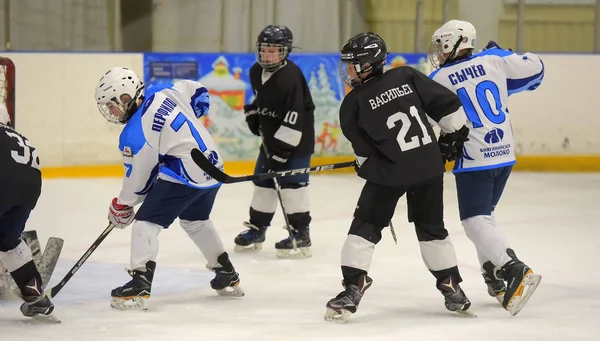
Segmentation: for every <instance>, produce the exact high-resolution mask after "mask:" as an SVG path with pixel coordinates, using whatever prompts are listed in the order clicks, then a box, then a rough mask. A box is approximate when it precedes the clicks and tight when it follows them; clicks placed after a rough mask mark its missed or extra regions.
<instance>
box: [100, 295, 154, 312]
mask: <svg viewBox="0 0 600 341" xmlns="http://www.w3.org/2000/svg"><path fill="white" fill-rule="evenodd" d="M148 298H150V296H147V297H142V296H140V297H132V298H128V299H125V298H120V297H113V298H112V300H111V301H110V306H111V307H112V308H114V309H117V310H122V311H125V310H139V311H146V310H148V303H147V302H146V301H147V300H148Z"/></svg>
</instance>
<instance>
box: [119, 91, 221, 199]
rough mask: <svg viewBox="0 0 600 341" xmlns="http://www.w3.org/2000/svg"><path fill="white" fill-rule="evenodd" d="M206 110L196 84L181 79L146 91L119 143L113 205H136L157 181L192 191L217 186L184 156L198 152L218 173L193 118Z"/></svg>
mask: <svg viewBox="0 0 600 341" xmlns="http://www.w3.org/2000/svg"><path fill="white" fill-rule="evenodd" d="M208 108H209V96H208V90H207V89H206V88H205V87H204V86H203V85H202V84H201V83H198V82H194V81H189V80H182V81H178V82H175V83H174V84H166V85H163V84H161V85H157V86H154V87H151V88H149V89H147V90H146V92H145V96H144V103H143V104H142V105H141V107H140V108H139V109H138V110H137V111H136V112H135V114H133V116H132V117H131V118H130V119H129V121H128V122H127V125H126V126H125V128H124V129H123V132H122V133H121V136H120V139H119V149H120V150H121V152H122V153H123V160H124V161H123V163H124V165H125V176H124V178H123V188H122V190H121V193H120V194H119V197H118V203H119V204H122V205H128V206H135V205H136V204H138V203H140V202H142V201H143V200H144V198H145V196H146V194H147V193H148V191H149V190H150V188H151V187H152V184H153V183H154V182H155V181H156V179H157V177H158V178H161V179H164V180H166V181H171V182H176V183H181V184H184V185H187V186H190V187H194V188H209V187H215V186H219V185H220V183H219V182H217V181H216V180H214V179H213V178H211V177H210V176H208V175H207V174H206V173H205V172H204V171H202V169H200V168H199V167H198V166H197V165H196V164H195V163H194V161H193V160H192V157H191V155H190V153H191V151H192V149H193V148H198V149H200V150H201V151H203V152H204V154H205V155H206V156H207V157H208V158H209V159H210V160H211V161H212V163H213V164H214V165H215V166H217V167H218V168H220V169H223V160H222V159H221V156H220V154H219V152H218V150H217V147H216V144H215V142H214V140H213V138H212V137H211V135H210V134H209V132H208V131H207V130H206V128H205V127H204V126H203V125H202V123H201V122H200V120H199V118H200V117H201V116H203V115H205V114H206V113H207V112H208Z"/></svg>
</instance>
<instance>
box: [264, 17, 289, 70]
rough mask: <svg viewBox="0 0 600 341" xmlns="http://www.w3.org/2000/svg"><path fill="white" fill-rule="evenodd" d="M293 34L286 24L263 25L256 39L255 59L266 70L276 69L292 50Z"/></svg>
mask: <svg viewBox="0 0 600 341" xmlns="http://www.w3.org/2000/svg"><path fill="white" fill-rule="evenodd" d="M293 40H294V36H293V35H292V31H290V29H289V28H287V27H286V26H273V25H269V26H267V27H265V28H264V29H263V30H262V31H261V32H260V34H259V35H258V39H257V41H256V60H257V62H258V64H259V65H260V66H261V67H262V68H263V69H264V70H266V71H269V72H274V71H276V70H277V69H278V68H279V67H280V66H281V65H282V64H283V62H284V61H285V60H286V59H287V57H288V56H289V54H290V52H292V42H293Z"/></svg>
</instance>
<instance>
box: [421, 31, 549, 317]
mask: <svg viewBox="0 0 600 341" xmlns="http://www.w3.org/2000/svg"><path fill="white" fill-rule="evenodd" d="M476 38H477V35H476V32H475V27H473V25H472V24H470V23H468V22H466V21H460V20H451V21H449V22H447V23H445V24H444V25H442V27H440V28H439V29H438V30H437V31H435V33H434V34H433V37H432V45H431V49H430V52H429V59H430V61H431V63H432V65H433V66H434V68H436V69H437V70H435V71H434V72H433V73H432V74H431V75H430V77H431V78H432V79H433V80H435V81H437V82H439V83H440V84H442V85H443V86H445V87H446V88H448V89H450V90H452V91H454V92H456V93H457V94H458V97H459V98H460V100H461V102H462V104H463V107H464V109H465V112H466V114H467V117H468V123H467V126H468V127H469V128H470V130H469V135H468V138H469V141H468V142H467V143H465V145H464V155H462V156H459V157H456V162H455V164H454V175H455V180H456V188H457V192H458V208H459V213H460V219H461V221H462V225H463V227H464V229H465V233H466V235H467V236H468V237H469V239H471V241H472V242H473V243H474V244H475V248H476V249H477V255H478V258H479V261H480V264H481V267H482V274H483V278H484V280H485V282H486V283H487V286H488V293H489V294H490V295H491V296H495V297H496V298H497V299H498V301H499V302H500V303H501V304H502V306H503V307H504V308H505V309H506V310H508V311H509V312H510V313H511V314H512V315H516V314H517V313H519V311H520V310H521V309H522V308H523V306H524V305H525V303H527V300H529V298H530V297H531V295H532V294H533V292H534V291H535V289H536V288H537V286H538V285H539V283H540V281H541V279H542V278H541V276H540V275H538V274H535V273H533V271H532V270H531V268H529V267H528V266H527V265H525V264H524V263H523V262H522V261H520V260H519V259H518V258H517V256H516V254H515V252H514V251H513V250H512V248H511V247H510V245H509V243H508V239H507V238H506V236H505V235H504V233H502V231H501V230H500V229H499V228H498V227H497V224H496V219H495V217H494V214H493V212H494V209H495V208H496V205H497V204H498V201H499V200H500V197H501V196H502V192H503V190H504V187H505V185H506V182H507V180H508V177H509V175H510V173H511V170H512V166H513V165H514V164H515V150H514V147H515V143H514V137H513V129H512V125H511V122H510V115H509V112H508V108H507V107H506V103H507V101H508V96H510V95H512V94H515V93H518V92H521V91H526V90H534V89H536V88H537V87H538V86H539V85H540V83H541V82H542V79H543V77H544V64H543V63H542V61H541V60H540V58H539V57H538V56H536V55H535V54H532V53H524V54H516V53H513V52H512V51H509V50H504V49H502V48H500V47H499V46H498V45H497V44H496V43H495V42H493V41H490V42H489V43H488V45H487V46H486V49H485V50H484V51H482V52H480V53H476V54H474V53H473V49H474V48H475V40H476ZM450 139H451V137H450V136H448V135H445V136H444V135H442V136H441V137H440V139H439V143H440V147H441V149H442V153H443V154H444V156H445V158H446V159H447V160H450V161H452V160H453V159H454V158H455V154H456V151H455V150H452V148H451V147H449V146H448V143H449V140H450ZM506 283H508V286H507V285H506Z"/></svg>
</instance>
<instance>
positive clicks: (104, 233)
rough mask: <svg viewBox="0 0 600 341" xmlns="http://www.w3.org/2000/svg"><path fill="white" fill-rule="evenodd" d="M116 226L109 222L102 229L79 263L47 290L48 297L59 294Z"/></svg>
mask: <svg viewBox="0 0 600 341" xmlns="http://www.w3.org/2000/svg"><path fill="white" fill-rule="evenodd" d="M114 228H115V225H113V224H112V223H109V224H108V226H107V227H106V228H105V229H104V231H102V234H100V236H99V237H98V238H97V239H96V241H95V242H94V243H93V244H92V246H90V247H89V248H88V249H87V251H86V252H85V253H84V254H83V256H81V258H79V260H78V261H77V263H75V265H74V266H73V267H72V268H71V270H69V272H68V273H67V274H66V275H65V277H64V278H63V279H62V280H61V281H60V283H58V284H57V285H55V286H53V287H52V289H49V290H46V295H48V298H52V297H54V296H56V294H58V292H59V291H61V290H62V288H63V287H64V286H65V284H67V282H68V281H69V280H70V279H71V277H73V275H75V273H76V272H77V271H78V270H79V268H81V266H82V265H83V263H85V261H86V260H87V259H88V258H90V256H91V255H92V253H93V252H94V250H96V248H97V247H98V246H99V245H100V243H102V241H103V240H104V238H106V236H108V234H109V233H110V231H112V229H114Z"/></svg>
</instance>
